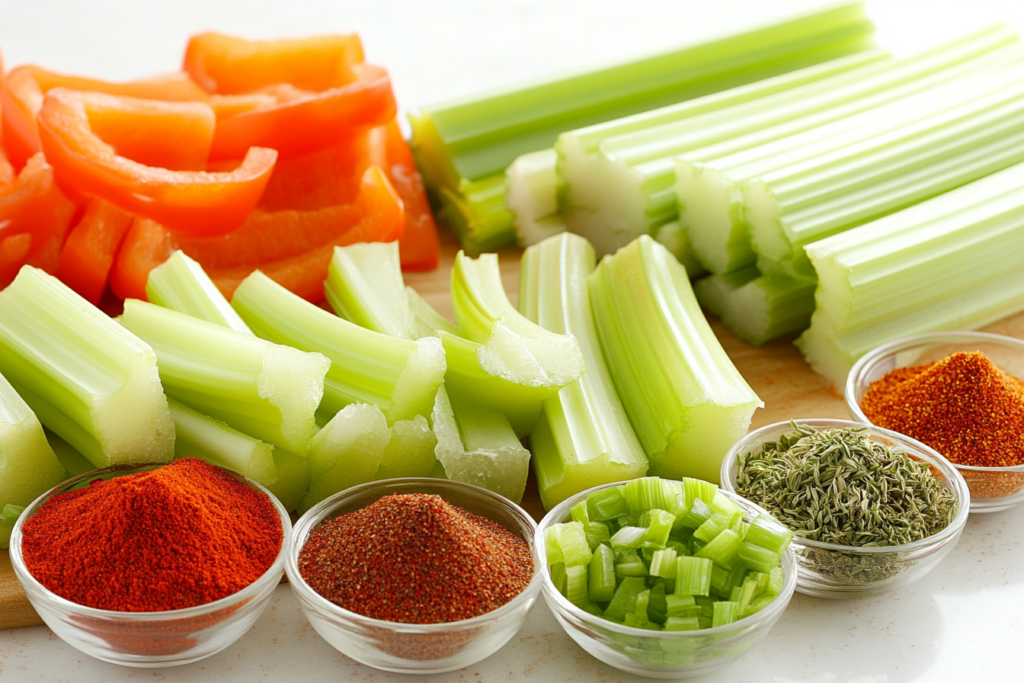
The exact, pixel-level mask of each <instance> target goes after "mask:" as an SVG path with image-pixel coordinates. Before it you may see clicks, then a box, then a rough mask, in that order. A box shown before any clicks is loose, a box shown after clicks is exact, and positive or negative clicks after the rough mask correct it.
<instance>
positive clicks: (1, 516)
mask: <svg viewBox="0 0 1024 683" xmlns="http://www.w3.org/2000/svg"><path fill="white" fill-rule="evenodd" d="M24 511H25V506H24V505H12V504H10V503H7V504H6V505H4V507H3V509H0V550H2V549H4V548H7V547H9V546H10V545H11V533H12V532H13V531H14V525H15V524H17V522H18V517H20V516H21V513H22V512H24Z"/></svg>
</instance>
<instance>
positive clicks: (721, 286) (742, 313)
mask: <svg viewBox="0 0 1024 683" xmlns="http://www.w3.org/2000/svg"><path fill="white" fill-rule="evenodd" d="M815 284H816V283H815V281H814V279H813V278H788V277H774V276H770V275H761V271H759V270H758V269H757V266H747V267H745V268H740V269H739V270H733V271H730V272H728V273H722V274H721V275H711V276H709V277H706V278H703V279H701V280H698V281H697V282H696V283H694V286H693V291H694V293H695V294H696V295H697V301H699V302H700V305H701V306H703V307H704V309H706V310H707V311H709V312H711V313H713V314H714V315H717V316H718V317H719V318H721V320H722V324H723V325H725V327H726V328H728V329H729V331H730V332H732V333H733V334H735V335H736V336H737V337H739V338H740V339H742V340H744V341H747V342H750V343H751V344H754V345H758V346H759V345H761V344H764V343H765V342H767V341H768V340H770V339H774V338H775V337H779V336H781V335H784V334H789V333H790V332H800V331H801V330H805V329H807V326H808V325H809V324H810V321H811V313H813V312H814V287H815Z"/></svg>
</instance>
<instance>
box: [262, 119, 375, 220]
mask: <svg viewBox="0 0 1024 683" xmlns="http://www.w3.org/2000/svg"><path fill="white" fill-rule="evenodd" d="M370 164H371V161H370V136H369V134H368V133H367V132H365V131H363V132H359V133H356V134H355V135H352V136H350V137H348V138H346V139H344V140H342V141H341V142H340V143H338V144H336V145H332V146H331V147H327V148H325V149H322V150H320V151H317V152H313V153H311V154H303V155H302V156H297V157H292V158H290V159H278V161H277V165H276V166H274V173H273V175H271V176H270V182H269V183H267V189H266V190H264V191H263V196H262V197H261V198H260V203H259V208H261V209H266V210H267V211H283V210H286V209H294V210H299V211H307V210H310V209H321V208H324V207H327V206H335V205H338V204H352V203H353V202H355V201H356V197H358V196H359V192H360V187H361V185H362V177H363V173H364V172H365V171H366V169H367V168H369V167H370Z"/></svg>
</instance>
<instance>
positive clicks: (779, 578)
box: [766, 567, 785, 595]
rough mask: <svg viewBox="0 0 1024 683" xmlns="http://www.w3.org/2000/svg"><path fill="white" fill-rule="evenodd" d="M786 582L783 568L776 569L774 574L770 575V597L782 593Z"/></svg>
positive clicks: (773, 571)
mask: <svg viewBox="0 0 1024 683" xmlns="http://www.w3.org/2000/svg"><path fill="white" fill-rule="evenodd" d="M784 581H785V574H784V573H783V570H782V567H774V568H773V569H772V573H771V574H770V575H769V581H768V590H767V591H766V592H767V593H768V595H778V594H779V593H781V592H782V584H783V583H784Z"/></svg>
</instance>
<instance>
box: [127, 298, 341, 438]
mask: <svg viewBox="0 0 1024 683" xmlns="http://www.w3.org/2000/svg"><path fill="white" fill-rule="evenodd" d="M120 321H121V324H122V325H123V326H124V327H125V328H126V329H127V330H129V331H130V332H132V333H134V334H136V335H138V336H139V338H141V339H142V340H143V341H145V342H146V343H147V344H149V345H150V346H152V348H153V350H154V351H155V352H156V356H157V363H158V366H159V369H160V381H161V382H162V383H163V386H164V390H165V391H166V392H167V394H168V396H171V397H173V398H174V399H176V400H178V401H180V402H182V403H184V404H185V405H187V406H188V407H189V408H192V409H193V410H197V411H199V412H200V413H202V414H204V415H209V416H210V417H213V418H215V419H218V420H223V421H224V422H226V423H227V424H228V425H229V426H231V427H232V428H234V429H237V430H238V431H240V432H243V433H245V434H248V435H250V436H252V437H255V438H257V439H260V440H261V441H266V442H268V443H271V444H273V445H275V446H277V447H279V448H284V449H285V450H288V451H291V452H293V453H295V454H296V455H304V454H305V453H306V444H307V443H308V442H309V439H310V437H312V436H313V431H314V428H315V427H316V423H315V419H314V414H315V412H316V408H317V405H318V404H319V403H320V397H321V396H323V391H324V375H325V374H327V369H328V368H329V367H330V362H329V361H328V360H327V359H326V358H324V357H323V356H321V355H320V354H318V353H304V352H302V351H299V350H297V349H293V348H290V347H288V346H279V345H277V344H272V343H270V342H268V341H265V340H263V339H257V338H256V337H254V336H252V335H250V334H244V333H242V332H237V331H235V330H232V329H230V328H227V327H223V326H221V325H217V324H215V323H211V322H207V321H205V320H200V319H198V318H193V317H192V316H190V315H186V314H185V313H179V312H177V311H172V310H170V309H167V308H161V307H160V306H156V305H154V304H150V303H146V302H145V301H137V300H135V299H129V300H127V301H125V304H124V314H123V315H122V316H121V318H120Z"/></svg>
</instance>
